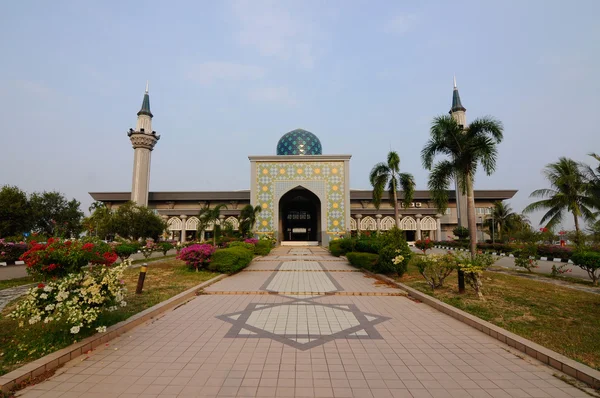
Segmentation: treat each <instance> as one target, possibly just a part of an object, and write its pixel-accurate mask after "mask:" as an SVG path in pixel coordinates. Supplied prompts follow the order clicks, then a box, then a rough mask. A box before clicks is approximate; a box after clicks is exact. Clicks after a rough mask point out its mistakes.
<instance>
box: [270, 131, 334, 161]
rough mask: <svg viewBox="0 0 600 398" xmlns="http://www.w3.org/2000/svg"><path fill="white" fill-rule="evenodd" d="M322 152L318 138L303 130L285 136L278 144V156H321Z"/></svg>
mask: <svg viewBox="0 0 600 398" xmlns="http://www.w3.org/2000/svg"><path fill="white" fill-rule="evenodd" d="M322 151H323V149H322V148H321V141H319V139H318V138H317V136H316V135H314V134H313V133H311V132H310V131H306V130H302V129H296V130H292V131H290V132H289V133H286V134H284V136H283V137H281V138H280V139H279V142H278V143H277V154H278V155H321V154H322Z"/></svg>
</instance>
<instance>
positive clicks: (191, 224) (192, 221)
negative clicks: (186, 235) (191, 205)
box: [185, 217, 200, 231]
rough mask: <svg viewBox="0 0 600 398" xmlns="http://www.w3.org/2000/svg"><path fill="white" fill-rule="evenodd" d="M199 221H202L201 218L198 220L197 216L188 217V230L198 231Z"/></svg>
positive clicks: (186, 225)
mask: <svg viewBox="0 0 600 398" xmlns="http://www.w3.org/2000/svg"><path fill="white" fill-rule="evenodd" d="M199 222H200V220H198V218H197V217H190V218H188V219H187V221H186V222H185V229H186V231H196V230H197V229H198V223H199Z"/></svg>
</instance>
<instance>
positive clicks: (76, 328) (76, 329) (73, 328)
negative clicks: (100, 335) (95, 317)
mask: <svg viewBox="0 0 600 398" xmlns="http://www.w3.org/2000/svg"><path fill="white" fill-rule="evenodd" d="M79 329H80V327H79V326H73V327H72V328H71V333H73V334H77V333H79Z"/></svg>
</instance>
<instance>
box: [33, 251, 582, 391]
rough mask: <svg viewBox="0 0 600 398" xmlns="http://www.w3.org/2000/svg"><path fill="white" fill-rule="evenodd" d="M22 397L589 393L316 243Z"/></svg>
mask: <svg viewBox="0 0 600 398" xmlns="http://www.w3.org/2000/svg"><path fill="white" fill-rule="evenodd" d="M205 293H206V294H205V295H201V296H198V297H197V298H196V299H194V300H192V301H191V302H189V303H187V304H186V305H184V306H181V307H179V308H177V309H176V310H174V311H171V312H168V313H167V314H165V315H164V316H163V317H161V318H159V319H157V320H155V321H153V322H152V323H149V324H146V325H144V326H140V327H138V328H136V329H134V330H133V331H132V332H130V333H128V334H126V335H123V336H121V337H119V338H117V339H115V340H113V341H111V342H110V343H109V344H107V345H106V346H105V347H102V348H101V349H99V350H97V351H95V352H93V353H92V354H90V355H89V357H85V356H84V357H81V358H78V359H75V360H73V361H71V362H70V363H68V364H67V365H66V366H65V367H64V368H62V369H60V370H59V371H58V372H57V374H56V375H54V376H53V377H51V378H50V379H49V380H47V381H45V382H42V383H40V384H38V385H35V386H32V387H29V388H28V389H26V390H23V391H22V392H21V394H22V396H24V397H28V398H31V397H48V398H51V397H103V398H104V397H122V398H126V397H132V398H133V397H159V396H160V397H361V398H365V397H406V398H411V397H412V398H418V397H467V398H468V397H588V395H586V394H585V393H584V392H582V391H580V390H578V389H576V388H574V387H572V386H570V385H569V384H566V383H565V382H563V381H561V380H560V379H558V378H556V377H555V376H554V375H553V374H554V373H555V372H554V370H552V369H550V368H548V367H546V366H544V365H542V364H541V363H538V362H536V361H534V360H530V359H528V358H525V359H523V358H521V357H520V356H517V355H515V354H514V353H513V351H512V350H511V349H510V348H509V347H508V346H506V345H504V344H502V343H500V342H499V341H497V340H494V339H492V338H491V337H489V336H487V335H484V334H482V333H480V332H478V331H477V330H475V329H473V328H471V327H469V326H467V325H465V324H463V323H461V322H459V321H457V320H455V319H453V318H451V317H449V316H447V315H444V314H442V313H440V312H438V311H436V310H434V309H432V308H431V307H429V306H427V305H425V304H422V303H417V302H415V301H412V300H409V299H408V298H407V297H405V296H404V295H403V293H402V292H401V291H399V290H398V289H395V288H391V287H389V286H387V285H385V284H382V283H381V282H379V281H377V280H375V279H372V278H369V277H367V276H365V275H364V274H362V273H360V272H356V270H354V269H353V268H352V267H350V266H348V265H347V263H346V262H345V261H343V260H340V259H337V258H335V257H331V256H329V255H328V254H327V252H326V251H325V250H324V249H321V248H312V247H311V248H277V249H275V250H274V251H273V252H272V254H271V255H269V256H267V257H264V258H261V259H258V260H257V261H254V262H253V264H252V265H251V266H250V267H249V268H248V269H247V270H246V271H243V272H241V273H239V274H237V275H235V276H232V277H229V278H226V279H224V280H222V281H220V282H218V283H216V284H214V285H212V286H211V287H209V288H207V289H206V292H205Z"/></svg>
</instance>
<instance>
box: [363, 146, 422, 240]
mask: <svg viewBox="0 0 600 398" xmlns="http://www.w3.org/2000/svg"><path fill="white" fill-rule="evenodd" d="M369 179H370V181H371V185H372V186H373V204H375V208H377V209H379V205H380V204H381V197H382V196H383V191H385V189H386V186H387V190H388V195H389V200H390V204H391V205H392V206H394V218H395V219H396V227H398V228H400V212H399V210H398V187H399V186H400V187H402V191H404V200H403V201H402V202H403V204H404V205H405V206H406V207H408V206H410V203H411V202H412V200H413V195H414V193H415V179H414V177H413V176H412V174H409V173H401V172H400V156H398V153H397V152H395V151H390V153H388V156H387V163H383V162H381V163H377V164H376V165H375V166H373V169H371V175H370V177H369Z"/></svg>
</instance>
